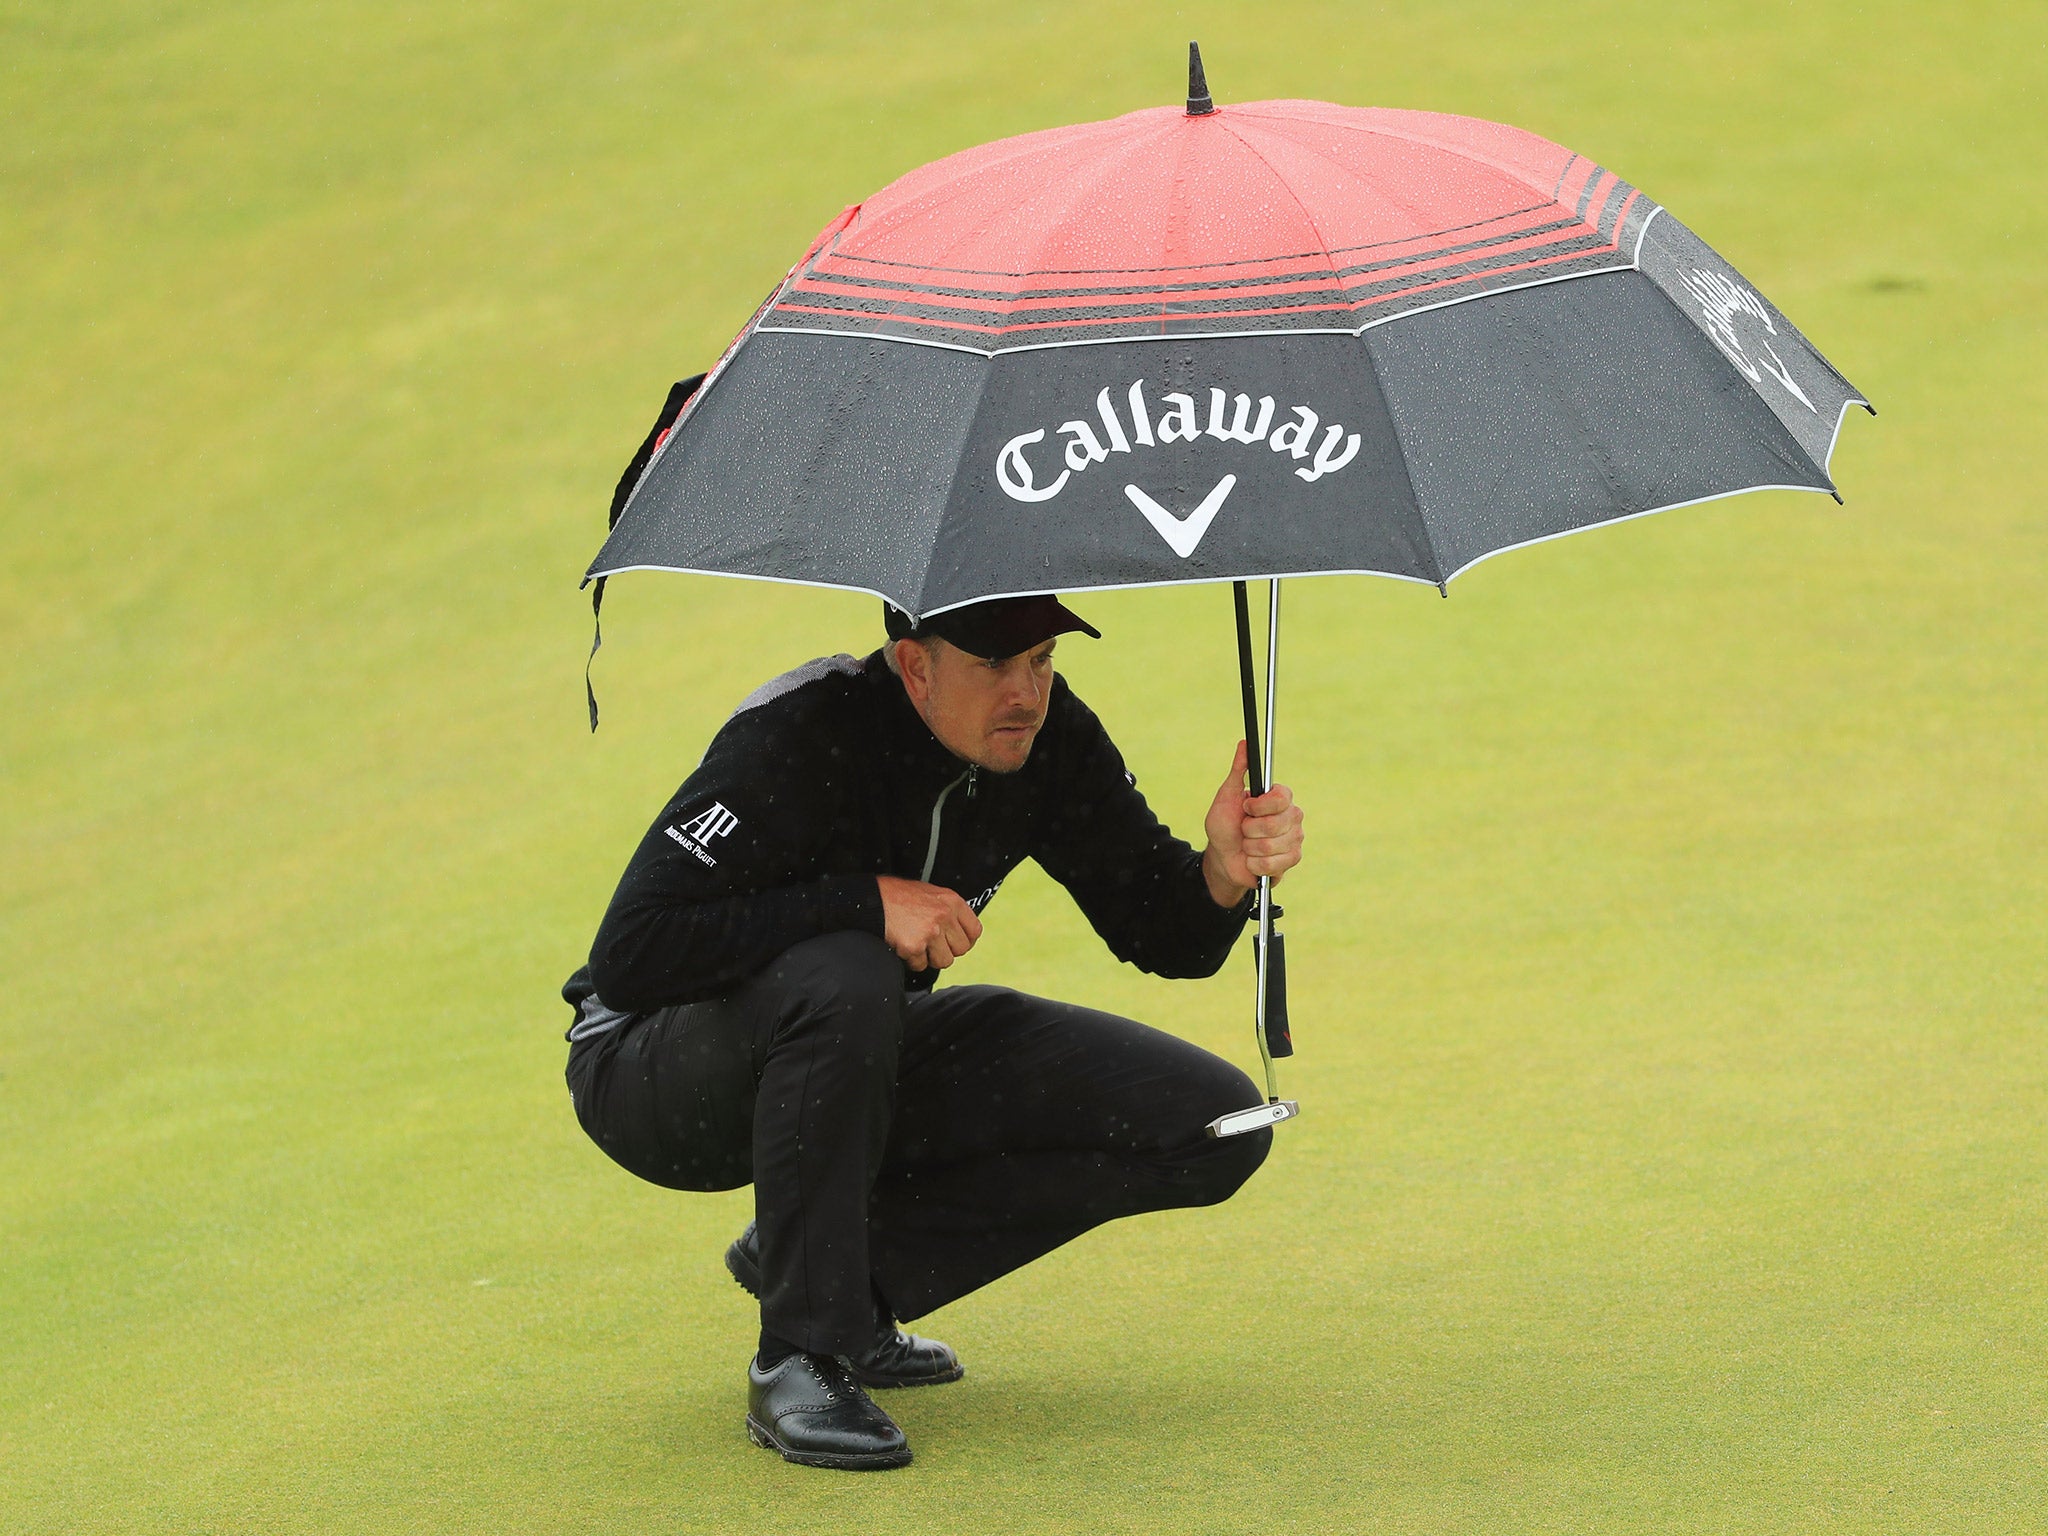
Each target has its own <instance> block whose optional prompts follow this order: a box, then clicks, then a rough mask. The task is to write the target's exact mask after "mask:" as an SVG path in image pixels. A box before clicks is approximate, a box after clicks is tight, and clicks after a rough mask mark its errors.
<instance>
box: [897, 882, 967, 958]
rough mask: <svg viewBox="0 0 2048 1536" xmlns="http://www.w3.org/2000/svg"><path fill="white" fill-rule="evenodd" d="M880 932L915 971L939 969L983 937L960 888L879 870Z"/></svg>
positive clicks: (964, 952)
mask: <svg viewBox="0 0 2048 1536" xmlns="http://www.w3.org/2000/svg"><path fill="white" fill-rule="evenodd" d="M875 884H877V885H879V886H880V887H881V888H882V929H883V932H882V937H883V938H884V940H886V941H887V943H888V945H889V947H890V948H891V949H893V950H895V951H896V954H897V956H898V957H899V958H900V959H901V960H902V961H903V963H904V964H905V965H907V966H909V967H910V968H911V969H912V970H913V971H943V970H944V969H945V968H946V967H947V966H949V965H951V964H952V963H953V962H954V961H955V960H958V959H959V958H960V957H961V956H962V955H964V954H966V953H967V951H968V950H970V949H972V948H974V941H975V940H976V939H978V938H980V937H981V919H980V918H978V917H976V916H975V915H974V908H972V907H970V906H968V905H967V903H966V901H965V900H963V899H962V897H961V895H960V893H959V892H958V891H949V890H947V889H946V887H944V886H943V885H926V884H925V883H924V882H923V881H922V880H901V879H898V878H897V877H896V876H894V875H877V876H875Z"/></svg>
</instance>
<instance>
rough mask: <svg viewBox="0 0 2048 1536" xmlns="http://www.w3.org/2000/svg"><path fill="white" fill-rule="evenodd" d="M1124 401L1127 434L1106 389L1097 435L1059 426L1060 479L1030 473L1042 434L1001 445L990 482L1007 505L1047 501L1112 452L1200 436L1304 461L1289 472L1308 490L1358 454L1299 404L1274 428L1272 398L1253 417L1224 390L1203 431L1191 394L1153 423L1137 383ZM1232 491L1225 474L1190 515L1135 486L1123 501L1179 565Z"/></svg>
mask: <svg viewBox="0 0 2048 1536" xmlns="http://www.w3.org/2000/svg"><path fill="white" fill-rule="evenodd" d="M1125 400H1126V407H1127V410H1128V413H1129V416H1130V429H1129V430H1128V431H1126V430H1125V428H1124V421H1123V418H1122V417H1121V416H1119V415H1118V413H1117V408H1116V405H1115V404H1114V403H1113V402H1112V401H1111V400H1110V398H1109V391H1108V390H1107V389H1104V390H1103V391H1102V392H1101V393H1100V394H1098V395H1097V396H1096V397H1095V414H1096V416H1097V418H1098V419H1099V420H1100V421H1101V424H1102V430H1101V432H1100V434H1098V433H1097V431H1096V424H1095V422H1092V421H1086V420H1079V419H1077V420H1074V421H1063V422H1061V423H1060V424H1059V427H1058V428H1057V430H1058V431H1060V432H1062V433H1064V434H1065V435H1066V447H1065V448H1064V450H1063V451H1062V457H1063V458H1064V459H1065V461H1066V468H1064V469H1062V470H1061V471H1060V472H1059V476H1058V478H1057V479H1054V480H1049V481H1047V482H1046V483H1045V484H1043V485H1041V484H1040V483H1039V480H1038V471H1037V470H1036V469H1034V468H1033V467H1032V463H1031V460H1030V459H1029V458H1027V457H1026V456H1025V452H1024V450H1025V449H1027V448H1029V447H1031V445H1032V444H1034V443H1041V442H1044V441H1045V428H1043V427H1040V428H1039V429H1038V430H1037V431H1035V432H1020V433H1018V434H1017V436H1015V437H1013V438H1011V439H1010V440H1009V441H1008V442H1007V443H1005V444H1003V449H1002V452H1000V453H999V454H997V455H996V481H997V483H998V484H1000V485H1001V486H1002V488H1003V494H1004V495H1006V496H1008V497H1009V498H1010V499H1011V500H1012V501H1051V500H1052V499H1053V497H1055V496H1057V495H1059V493H1060V492H1061V491H1062V490H1064V489H1065V488H1066V484H1067V481H1068V480H1070V479H1072V478H1073V477H1074V476H1075V475H1079V474H1084V473H1086V472H1087V470H1088V467H1089V466H1090V465H1092V464H1100V463H1101V462H1102V461H1103V460H1104V459H1107V458H1108V457H1109V456H1110V455H1111V454H1112V453H1131V452H1134V451H1135V450H1136V449H1138V448H1158V447H1165V446H1169V445H1171V444H1174V443H1191V442H1193V441H1195V439H1197V438H1200V437H1213V438H1215V439H1216V440H1217V441H1218V442H1224V443H1242V444H1244V445H1245V446H1246V447H1253V446H1256V445H1258V444H1264V445H1265V446H1266V447H1267V448H1268V449H1270V450H1271V451H1272V452H1274V453H1284V454H1286V455H1288V456H1289V457H1290V458H1293V459H1297V460H1306V461H1307V462H1306V463H1304V464H1302V465H1300V466H1299V467H1297V468H1296V469H1295V471H1294V473H1295V474H1296V475H1298V476H1299V477H1300V478H1302V479H1303V480H1306V481H1308V482H1310V483H1311V484H1313V483H1314V482H1316V481H1317V480H1320V479H1322V478H1323V476H1325V475H1333V474H1335V473H1336V472H1337V471H1338V470H1340V469H1342V468H1343V467H1344V466H1345V465H1346V464H1349V463H1350V462H1351V461H1352V459H1354V458H1355V457H1357V455H1358V434H1357V433H1356V432H1352V433H1348V434H1347V433H1346V432H1345V430H1344V425H1343V423H1342V422H1335V421H1333V422H1331V423H1330V424H1329V425H1328V426H1323V423H1322V418H1321V417H1320V416H1318V415H1317V414H1316V413H1315V412H1314V411H1312V410H1310V409H1309V408H1308V407H1307V406H1305V405H1297V406H1294V407H1293V408H1292V409H1290V410H1289V411H1288V413H1287V418H1286V419H1285V420H1284V421H1282V422H1281V423H1280V424H1279V425H1278V426H1275V425H1274V424H1273V416H1274V407H1273V397H1272V396H1271V395H1261V396H1260V397H1259V402H1258V407H1257V409H1256V411H1255V410H1254V409H1253V406H1252V398H1251V396H1250V395H1242V394H1241V395H1238V396H1236V397H1235V398H1232V397H1231V396H1229V395H1228V394H1226V393H1225V392H1224V391H1223V390H1220V389H1212V390H1210V391H1209V419H1208V423H1207V425H1204V424H1203V421H1202V417H1201V412H1200V411H1199V410H1198V409H1197V407H1196V405H1195V397H1194V396H1193V395H1184V394H1178V393H1176V394H1169V395H1166V396H1165V397H1164V404H1165V408H1164V409H1163V410H1162V411H1161V412H1160V413H1159V415H1158V416H1157V417H1154V416H1153V414H1152V411H1151V408H1150V407H1149V406H1148V405H1147V404H1146V401H1145V381H1144V380H1143V379H1140V380H1139V381H1138V382H1137V383H1135V384H1133V385H1132V386H1131V387H1130V391H1129V393H1128V394H1127V395H1126V397H1125ZM1318 427H1322V434H1323V435H1322V441H1321V442H1320V443H1318V442H1317V441H1316V429H1317V428H1318ZM1236 485H1237V476H1236V475H1225V476H1224V477H1223V478H1222V479H1221V480H1219V481H1217V482H1216V485H1215V488H1214V489H1212V490H1211V491H1210V492H1209V494H1208V495H1206V496H1204V497H1203V498H1202V499H1201V501H1200V502H1199V503H1198V504H1197V505H1196V506H1195V507H1194V509H1193V510H1192V511H1190V512H1187V513H1185V514H1176V513H1173V512H1170V511H1168V510H1167V509H1166V508H1165V507H1163V506H1161V505H1160V504H1159V503H1158V502H1157V501H1156V500H1154V499H1153V498H1152V497H1151V496H1150V495H1148V494H1147V493H1146V492H1145V491H1144V490H1143V489H1141V488H1140V487H1138V486H1136V485H1126V486H1125V487H1124V496H1125V498H1126V499H1127V500H1129V502H1130V504H1131V505H1132V506H1134V507H1136V508H1137V509H1138V510H1139V511H1140V512H1142V513H1143V514H1144V515H1145V521H1146V522H1148V523H1150V524H1151V525H1152V526H1153V528H1154V529H1156V530H1157V531H1158V533H1159V536H1160V537H1161V538H1163V539H1165V540H1166V542H1167V543H1168V544H1169V545H1170V546H1171V547H1172V549H1173V552H1174V553H1175V554H1176V555H1179V556H1180V557H1181V558H1182V559H1183V560H1185V559H1186V558H1187V557H1188V556H1189V555H1191V554H1193V553H1194V552H1195V546H1196V545H1197V544H1199V543H1201V542H1202V535H1203V534H1205V533H1207V532H1208V531H1209V524H1210V523H1212V522H1214V521H1215V519H1216V514H1217V513H1218V512H1219V511H1221V510H1222V508H1223V503H1224V502H1225V501H1226V500H1227V499H1228V498H1229V496H1230V493H1231V490H1232V489H1233V488H1234V487H1235V486H1236Z"/></svg>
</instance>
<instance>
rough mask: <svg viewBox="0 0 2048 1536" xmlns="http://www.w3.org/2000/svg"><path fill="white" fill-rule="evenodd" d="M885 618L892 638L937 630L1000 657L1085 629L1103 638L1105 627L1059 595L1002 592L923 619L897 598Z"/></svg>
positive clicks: (976, 651)
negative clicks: (1003, 594) (897, 602)
mask: <svg viewBox="0 0 2048 1536" xmlns="http://www.w3.org/2000/svg"><path fill="white" fill-rule="evenodd" d="M882 619H883V623H884V624H885V625H886V626H887V627H888V630H889V638H890V639H891V640H922V639H924V638H925V637H926V636H929V635H936V636H938V638H939V639H941V640H946V641H950V642H951V643H952V644H954V645H957V646H958V647H960V649H961V650H963V651H965V652H967V653H968V655H970V656H980V657H983V658H985V659H987V660H990V661H1000V660H1002V659H1003V658H1004V657H1005V656H1015V655H1017V654H1018V653H1019V652H1022V651H1028V650H1030V649H1031V647H1033V646H1034V645H1037V644H1038V643H1039V642H1040V641H1042V640H1050V639H1051V638H1052V637H1053V636H1054V635H1066V634H1074V633H1080V634H1084V635H1086V636H1088V638H1089V639H1091V640H1100V639H1101V638H1102V631H1101V630H1099V629H1097V628H1096V627H1095V626H1094V625H1093V624H1090V623H1089V622H1088V621H1087V620H1086V619H1084V618H1082V617H1081V616H1080V615H1079V614H1077V613H1075V612H1074V611H1073V610H1072V609H1071V608H1069V607H1067V605H1066V604H1065V603H1063V602H1061V601H1060V600H1059V599H1058V598H1056V597H1054V596H1053V595H1052V594H1051V593H1050V592H1042V593H1039V594H1037V595H1036V596H1033V597H997V598H991V599H990V600H989V601H988V602H985V603H969V604H968V605H967V606H966V607H965V608H949V609H947V610H946V611H945V612H944V613H935V614H933V615H932V616H931V617H930V618H928V619H925V620H922V621H917V620H913V619H912V618H911V617H910V615H909V614H907V613H905V612H904V611H903V610H902V609H900V608H898V607H897V606H896V605H895V604H894V603H884V604H883V605H882Z"/></svg>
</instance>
